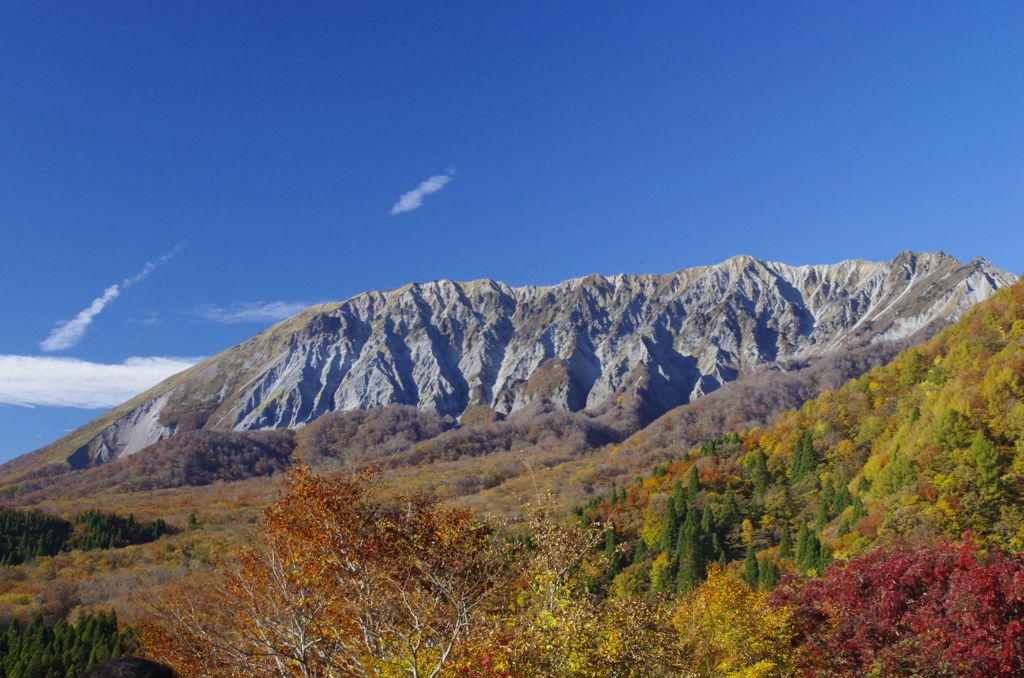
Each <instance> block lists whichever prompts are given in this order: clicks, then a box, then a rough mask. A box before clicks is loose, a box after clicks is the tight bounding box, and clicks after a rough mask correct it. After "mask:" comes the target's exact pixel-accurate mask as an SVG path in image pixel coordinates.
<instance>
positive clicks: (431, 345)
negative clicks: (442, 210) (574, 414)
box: [10, 252, 1013, 470]
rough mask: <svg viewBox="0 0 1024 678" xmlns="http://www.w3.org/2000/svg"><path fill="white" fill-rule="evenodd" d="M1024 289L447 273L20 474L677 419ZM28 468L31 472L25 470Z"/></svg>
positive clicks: (75, 437) (248, 352) (72, 438)
mask: <svg viewBox="0 0 1024 678" xmlns="http://www.w3.org/2000/svg"><path fill="white" fill-rule="evenodd" d="M1012 282H1013V277H1012V276H1010V275H1009V274H1006V273H1005V272H1002V271H999V270H998V269H995V268H994V267H992V266H991V265H990V264H989V263H988V262H986V261H985V260H983V259H975V260H974V261H972V262H970V263H969V264H966V265H964V264H961V262H959V261H958V260H957V259H955V258H953V257H950V256H947V255H944V254H942V253H941V252H940V253H937V254H913V253H909V252H904V253H902V254H900V255H898V256H897V257H896V258H895V259H893V260H892V261H891V262H884V263H871V262H865V261H846V262H843V263H840V264H834V265H826V266H801V267H792V266H786V265H784V264H778V263H773V262H762V261H759V260H757V259H753V258H751V257H746V256H740V257H734V258H732V259H729V260H728V261H726V262H723V263H722V264H718V265H716V266H705V267H698V268H693V269H686V270H682V271H678V272H676V273H672V274H668V275H662V276H658V275H619V276H614V277H611V278H603V277H600V276H596V275H591V276H587V277H585V278H578V279H574V280H569V281H566V282H564V283H561V284H559V285H555V286H551V287H534V286H527V287H521V288H513V287H509V286H508V285H505V284H503V283H500V282H495V281H490V280H479V281H474V282H469V283H456V282H452V281H448V280H441V281H436V282H431V283H425V284H412V285H407V286H405V287H401V288H398V289H395V290H389V291H386V292H367V293H364V294H360V295H358V296H356V297H353V298H352V299H349V300H348V301H345V302H341V303H332V304H326V305H322V306H316V307H312V308H309V309H307V310H305V311H303V312H302V313H300V314H298V315H297V316H295V317H293V318H291V319H289V320H286V321H284V322H283V323H280V324H278V325H275V326H274V327H272V328H271V329H269V330H267V331H266V332H263V333H261V334H259V335H257V336H256V337H254V338H253V339H251V340H249V341H247V342H245V343H243V344H240V345H238V346H235V347H233V348H231V349H228V350H227V351H224V352H222V353H220V354H219V355H217V356H214V357H213V358H210V359H208V360H206V361H204V362H203V363H201V364H199V365H196V366H195V367H193V368H191V369H189V370H187V371H185V372H183V373H182V374H180V375H176V376H175V377H172V378H171V379H169V380H167V381H165V382H164V383H162V384H160V385H158V386H157V387H155V388H153V389H151V390H150V391H148V392H147V393H145V394H143V395H141V396H139V397H137V398H135V399H133V400H132V401H131V402H129V403H126V404H125V405H122V406H120V407H118V408H115V409H114V410H112V411H111V412H109V413H107V414H105V415H103V416H102V417H100V418H98V419H97V420H95V421H93V422H90V424H87V425H86V426H84V427H82V428H80V429H78V430H77V431H74V432H73V433H71V434H70V435H68V436H67V437H65V438H63V439H61V440H60V441H57V442H56V443H54V444H53V445H51V446H49V447H48V448H44V449H43V450H40V451H38V452H37V453H33V455H31V458H29V459H24V460H20V461H18V460H16V462H15V466H19V465H29V466H33V465H37V464H39V463H47V462H64V461H65V460H66V461H67V462H68V463H70V464H71V465H72V466H73V467H83V466H86V465H89V464H91V463H95V462H103V461H106V460H109V459H111V458H116V457H121V456H124V455H127V454H131V453H133V452H135V451H138V450H139V449H142V448H143V447H146V446H147V445H149V444H151V443H153V442H156V441H158V440H161V439H164V438H167V437H169V436H171V435H173V434H174V433H176V432H180V431H185V430H193V429H197V428H206V429H235V430H254V429H267V428H280V427H296V426H301V425H303V424H305V423H308V422H309V421H312V420H313V419H315V418H317V417H319V416H320V415H322V414H324V413H325V412H330V411H335V410H350V409H362V408H368V407H373V406H376V405H386V404H390V403H401V404H408V405H414V406H416V407H418V408H420V409H426V410H436V411H438V412H440V413H442V414H444V415H448V416H451V417H453V418H458V417H460V416H461V415H463V414H464V413H466V412H467V410H470V409H472V408H474V407H477V406H484V408H485V409H488V408H489V409H493V410H494V411H496V412H497V413H499V414H502V415H504V414H509V413H511V412H514V411H516V410H519V409H521V408H523V407H524V406H526V405H528V404H529V403H530V402H532V401H534V400H537V399H539V398H544V399H547V400H550V401H552V402H553V403H555V404H556V406H558V407H560V408H562V409H566V410H570V411H577V410H581V409H584V408H597V407H600V406H602V405H603V406H604V407H609V406H614V405H621V404H622V403H623V402H627V401H632V402H634V403H638V405H636V406H637V407H640V408H641V409H643V411H644V416H643V418H644V419H649V418H651V417H653V416H656V415H658V414H661V413H662V412H665V411H667V410H668V409H670V408H672V407H675V406H677V405H679V404H683V403H686V402H688V401H689V400H691V399H692V398H695V397H698V396H700V395H703V394H705V393H709V392H711V391H713V390H715V389H716V388H718V387H719V386H721V385H722V384H724V383H726V382H729V381H732V380H734V379H735V378H736V377H737V375H739V374H741V373H746V372H750V371H752V370H754V369H756V368H758V367H760V366H763V365H769V364H774V363H779V362H786V361H791V360H794V359H803V358H806V357H810V356H814V355H819V354H822V353H825V352H828V351H830V350H833V349H835V348H837V347H839V346H842V345H849V344H853V343H859V342H864V341H867V340H886V339H901V338H905V337H908V336H910V335H913V334H914V333H916V332H920V331H930V330H932V329H934V328H935V327H936V326H941V325H944V324H945V323H946V322H949V321H955V320H956V319H957V318H959V317H960V315H961V314H962V313H963V312H964V311H965V310H966V309H967V308H969V307H970V306H971V305H973V304H974V303H976V302H977V301H979V300H981V299H984V298H986V297H988V296H989V295H991V294H992V292H993V291H995V290H996V289H998V288H1000V287H1004V286H1006V285H1009V284H1011V283H1012ZM10 470H13V469H10Z"/></svg>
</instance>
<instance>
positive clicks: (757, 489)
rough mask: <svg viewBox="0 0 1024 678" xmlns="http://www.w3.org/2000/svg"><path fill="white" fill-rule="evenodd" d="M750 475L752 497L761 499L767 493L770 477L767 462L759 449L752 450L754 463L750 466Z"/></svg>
mask: <svg viewBox="0 0 1024 678" xmlns="http://www.w3.org/2000/svg"><path fill="white" fill-rule="evenodd" d="M750 475H751V480H752V482H753V484H754V496H755V497H763V496H764V493H765V492H767V491H768V482H769V480H770V476H769V475H768V460H767V458H766V457H765V456H764V451H762V450H761V448H760V447H758V448H757V449H756V450H754V462H753V464H752V465H751V469H750Z"/></svg>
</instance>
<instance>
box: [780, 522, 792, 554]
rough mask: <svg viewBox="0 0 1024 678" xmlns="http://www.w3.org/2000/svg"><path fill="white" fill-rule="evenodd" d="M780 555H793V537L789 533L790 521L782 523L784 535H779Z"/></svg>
mask: <svg viewBox="0 0 1024 678" xmlns="http://www.w3.org/2000/svg"><path fill="white" fill-rule="evenodd" d="M779 557H780V558H792V557H793V538H792V537H791V536H790V534H789V521H788V520H787V521H785V522H783V523H782V535H781V536H780V537H779Z"/></svg>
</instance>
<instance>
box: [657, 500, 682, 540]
mask: <svg viewBox="0 0 1024 678" xmlns="http://www.w3.org/2000/svg"><path fill="white" fill-rule="evenodd" d="M678 530H679V517H678V515H677V514H676V507H675V502H673V501H672V499H671V498H670V499H669V500H668V504H667V505H666V506H665V513H664V514H663V515H662V517H661V539H660V540H659V541H658V550H659V551H661V552H662V553H672V551H673V550H674V548H675V536H676V532H677V531H678Z"/></svg>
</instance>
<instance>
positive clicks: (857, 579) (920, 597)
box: [772, 539, 1024, 678]
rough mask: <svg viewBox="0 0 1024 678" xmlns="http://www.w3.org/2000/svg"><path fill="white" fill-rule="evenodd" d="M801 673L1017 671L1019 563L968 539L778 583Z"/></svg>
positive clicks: (1022, 640)
mask: <svg viewBox="0 0 1024 678" xmlns="http://www.w3.org/2000/svg"><path fill="white" fill-rule="evenodd" d="M772 602H773V603H774V604H775V605H776V606H779V607H782V608H786V609H789V608H792V609H793V610H794V620H795V621H796V623H797V625H798V627H799V628H800V630H801V632H802V634H803V639H802V642H801V645H800V650H799V652H798V654H797V660H796V663H797V665H798V666H799V668H800V669H801V670H802V675H806V676H838V677H840V678H842V677H845V676H849V677H850V678H853V677H854V676H865V675H871V676H880V677H885V676H892V677H896V676H907V675H915V676H934V677H936V678H937V677H940V676H966V677H977V678H982V677H993V678H999V677H1003V676H1006V677H1009V676H1019V675H1021V673H1022V672H1024V624H1022V620H1024V562H1022V560H1021V558H1020V557H1019V556H1014V557H1011V556H1007V555H1004V554H1003V553H1001V552H999V551H993V552H991V553H988V554H982V553H980V552H979V551H978V550H977V548H976V547H975V546H974V545H973V544H972V543H971V541H970V539H966V540H965V542H964V545H963V546H962V547H959V548H957V547H955V546H953V545H951V544H948V543H946V544H943V545H940V546H936V547H921V548H918V549H914V550H909V551H908V550H897V551H895V552H893V553H891V554H886V553H885V552H883V551H881V550H879V551H875V552H872V553H870V554H868V555H866V556H863V557H861V558H857V559H855V560H852V561H850V562H849V563H847V564H846V565H845V566H842V567H841V566H839V565H838V564H837V565H833V566H832V567H830V568H829V569H828V570H827V572H826V573H825V576H824V578H821V579H811V580H808V581H807V582H806V583H804V584H802V585H801V584H800V583H799V581H798V580H797V579H795V578H793V577H789V578H788V579H787V580H786V581H785V583H784V584H783V585H782V586H781V587H780V588H779V589H777V590H776V593H775V594H774V597H773V601H772Z"/></svg>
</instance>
